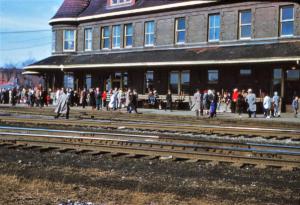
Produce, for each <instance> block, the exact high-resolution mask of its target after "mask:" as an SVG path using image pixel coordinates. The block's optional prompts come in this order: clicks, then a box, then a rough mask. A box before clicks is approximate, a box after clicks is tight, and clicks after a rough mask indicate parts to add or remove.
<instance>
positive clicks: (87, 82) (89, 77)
mask: <svg viewBox="0 0 300 205" xmlns="http://www.w3.org/2000/svg"><path fill="white" fill-rule="evenodd" d="M91 87H92V75H91V74H86V75H85V88H86V89H90V88H91Z"/></svg>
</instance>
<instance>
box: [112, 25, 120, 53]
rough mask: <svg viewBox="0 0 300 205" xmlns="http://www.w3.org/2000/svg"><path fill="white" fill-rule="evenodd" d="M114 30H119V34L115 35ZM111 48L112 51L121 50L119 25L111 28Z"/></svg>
mask: <svg viewBox="0 0 300 205" xmlns="http://www.w3.org/2000/svg"><path fill="white" fill-rule="evenodd" d="M116 28H119V32H120V33H119V34H117V33H115V31H116ZM116 34H117V35H116ZM118 40H119V45H117V43H118ZM111 48H112V49H120V48H121V25H114V26H112V38H111Z"/></svg>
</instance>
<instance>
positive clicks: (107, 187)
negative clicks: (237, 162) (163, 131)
mask: <svg viewBox="0 0 300 205" xmlns="http://www.w3.org/2000/svg"><path fill="white" fill-rule="evenodd" d="M299 193H300V171H299V170H294V171H282V170H280V169H277V168H267V169H255V168H253V167H250V166H245V167H243V168H235V167H232V166H229V165H227V164H219V165H211V164H208V163H204V162H197V163H187V162H183V161H160V160H157V159H155V160H145V159H142V158H141V159H128V158H124V157H112V156H109V155H98V156H91V155H83V154H81V155H78V154H72V153H63V154H62V153H59V152H57V151H52V152H43V153H40V151H37V150H35V151H34V150H23V149H7V148H4V147H1V148H0V204H3V205H4V204H5V205H16V204H18V205H23V204H26V205H27V204H32V205H47V204H49V205H50V204H51V205H52V204H53V205H58V204H59V203H62V202H66V201H67V200H73V201H85V202H92V203H93V204H95V205H98V204H99V205H100V204H101V205H139V204H142V205H144V204H147V205H177V204H179V205H187V204H191V205H237V204H240V205H257V204H259V205H260V204H262V205H279V204H280V205H299V204H300V195H299Z"/></svg>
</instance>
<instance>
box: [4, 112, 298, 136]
mask: <svg viewBox="0 0 300 205" xmlns="http://www.w3.org/2000/svg"><path fill="white" fill-rule="evenodd" d="M0 123H2V124H4V125H5V124H18V123H22V124H26V123H27V124H35V125H43V126H46V125H60V126H61V125H65V126H78V127H99V128H105V129H108V128H109V129H118V128H120V127H123V128H126V129H133V130H134V129H135V130H144V131H159V132H183V133H198V134H222V135H224V134H230V135H233V136H241V135H244V136H260V137H266V138H269V137H272V138H279V139H282V138H291V139H292V140H300V133H299V132H300V131H299V130H296V129H260V128H251V127H248V129H247V128H246V127H240V128H239V127H236V128H233V127H228V126H227V127H226V126H225V127H224V126H202V125H197V126H192V125H190V126H180V125H172V124H167V125H164V124H163V123H160V122H157V124H154V123H153V124H146V123H130V122H118V121H117V122H114V121H111V122H101V123H100V122H97V121H85V120H81V121H78V120H68V121H62V120H54V119H20V118H12V117H2V118H1V119H0Z"/></svg>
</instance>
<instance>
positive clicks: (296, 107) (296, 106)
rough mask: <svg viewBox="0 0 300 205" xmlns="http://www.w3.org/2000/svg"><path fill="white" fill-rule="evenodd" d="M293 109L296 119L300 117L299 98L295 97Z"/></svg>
mask: <svg viewBox="0 0 300 205" xmlns="http://www.w3.org/2000/svg"><path fill="white" fill-rule="evenodd" d="M292 107H293V110H294V117H297V115H298V109H299V101H298V96H295V98H294V100H293V102H292Z"/></svg>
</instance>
